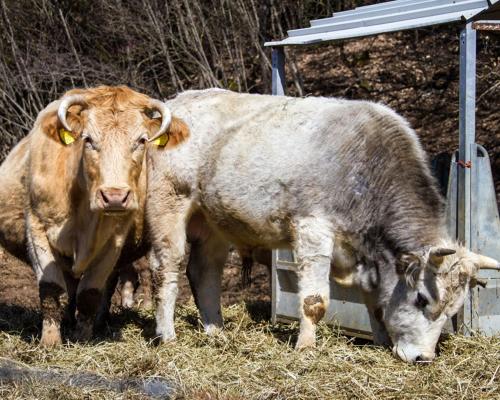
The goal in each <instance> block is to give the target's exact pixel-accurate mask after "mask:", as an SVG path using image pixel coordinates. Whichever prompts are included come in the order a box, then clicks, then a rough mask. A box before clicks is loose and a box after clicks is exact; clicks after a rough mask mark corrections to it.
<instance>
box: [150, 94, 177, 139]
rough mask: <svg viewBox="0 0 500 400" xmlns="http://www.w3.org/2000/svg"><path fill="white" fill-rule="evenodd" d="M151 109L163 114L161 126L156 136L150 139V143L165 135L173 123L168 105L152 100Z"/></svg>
mask: <svg viewBox="0 0 500 400" xmlns="http://www.w3.org/2000/svg"><path fill="white" fill-rule="evenodd" d="M149 108H151V109H153V110H156V111H158V112H159V113H160V114H161V126H160V129H159V130H158V132H156V133H155V134H154V136H153V137H152V138H150V139H149V141H150V142H152V141H153V140H156V139H158V138H159V137H160V136H161V135H163V134H164V133H165V132H166V131H167V129H168V127H169V126H170V122H172V113H171V112H170V110H169V109H168V107H167V105H166V104H165V103H164V102H162V101H160V100H154V99H153V100H151V102H150V103H149Z"/></svg>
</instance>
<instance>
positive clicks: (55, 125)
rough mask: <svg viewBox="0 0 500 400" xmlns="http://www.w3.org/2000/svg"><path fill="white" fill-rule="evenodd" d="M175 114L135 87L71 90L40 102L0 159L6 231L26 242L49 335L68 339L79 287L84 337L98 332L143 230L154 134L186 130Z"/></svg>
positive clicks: (0, 215) (49, 339)
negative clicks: (98, 320) (101, 310)
mask: <svg viewBox="0 0 500 400" xmlns="http://www.w3.org/2000/svg"><path fill="white" fill-rule="evenodd" d="M154 113H159V115H160V116H161V117H162V119H161V124H160V120H159V119H156V118H153V114H154ZM171 120H172V117H171V114H170V111H169V110H168V109H167V108H166V106H165V105H164V104H163V103H162V102H160V101H158V100H154V99H151V98H149V97H148V96H145V95H143V94H140V93H137V92H135V91H133V90H131V89H128V88H126V87H105V86H102V87H98V88H93V89H87V90H81V89H75V90H71V91H69V92H67V93H66V94H65V95H64V96H63V97H62V98H61V99H60V100H57V101H55V102H52V103H51V104H49V105H48V106H47V107H46V108H45V109H44V110H43V111H41V112H40V114H39V115H38V117H37V120H36V122H35V125H34V127H33V129H32V131H31V132H30V134H29V135H28V136H27V138H25V139H23V140H22V141H21V142H20V143H19V144H18V145H17V146H16V147H15V149H14V150H13V151H12V152H11V153H10V155H9V156H8V158H7V159H6V160H5V162H4V163H3V165H2V166H1V167H0V187H2V190H3V194H2V196H0V209H1V210H2V211H1V212H0V224H1V227H0V230H2V232H1V234H0V239H3V241H4V242H5V243H6V244H7V247H8V248H10V249H14V250H16V249H19V248H20V247H21V246H22V243H23V242H27V245H28V253H29V257H30V260H31V263H32V266H33V269H34V271H35V274H36V277H37V281H38V285H39V290H40V301H41V309H42V315H43V328H42V338H41V343H42V344H43V345H54V344H58V343H60V342H61V334H60V322H61V319H62V316H63V312H64V309H65V306H66V305H67V304H68V301H69V300H70V299H72V298H73V297H74V296H76V304H77V316H76V319H77V326H76V338H77V339H88V338H89V337H90V336H91V334H92V328H93V321H94V317H95V314H96V311H97V309H98V305H99V303H100V301H101V297H102V292H103V289H104V287H105V283H106V280H107V278H108V276H109V274H110V273H111V271H112V269H113V267H114V265H115V264H116V261H117V259H118V257H119V256H120V253H121V250H122V247H123V246H124V244H125V242H126V240H127V238H128V240H129V241H128V242H127V243H130V241H132V243H133V244H136V243H137V242H138V241H139V240H140V238H141V237H142V220H143V216H142V214H143V205H144V201H145V193H146V176H145V175H146V169H145V168H144V166H145V152H146V144H147V140H148V136H149V135H151V134H153V133H155V132H160V131H164V132H167V131H168V133H169V134H170V136H173V137H174V138H175V139H176V140H173V141H172V143H176V142H180V141H182V140H183V138H184V136H185V132H184V131H182V128H183V125H182V124H172V125H171ZM171 127H173V128H174V129H177V131H175V132H174V131H173V130H172V129H170V128H171ZM4 189H6V190H4ZM132 227H133V228H134V229H131V228H132ZM23 232H25V233H26V235H25V236H24V235H23Z"/></svg>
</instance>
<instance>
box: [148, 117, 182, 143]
mask: <svg viewBox="0 0 500 400" xmlns="http://www.w3.org/2000/svg"><path fill="white" fill-rule="evenodd" d="M153 121H155V120H153ZM188 137H189V128H188V126H187V124H186V123H185V122H184V121H183V120H182V119H180V118H177V117H172V121H171V122H170V125H169V127H168V129H167V131H166V132H165V133H164V134H163V135H161V136H159V137H157V138H156V139H154V140H153V141H151V143H152V144H153V145H154V146H157V147H160V148H166V149H171V148H173V147H176V146H178V145H179V144H181V143H182V142H184V141H185V140H187V138H188Z"/></svg>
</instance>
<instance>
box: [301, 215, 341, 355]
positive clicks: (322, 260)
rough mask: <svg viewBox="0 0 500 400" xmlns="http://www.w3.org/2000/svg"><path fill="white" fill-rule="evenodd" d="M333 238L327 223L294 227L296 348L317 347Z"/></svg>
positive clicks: (315, 220)
mask: <svg viewBox="0 0 500 400" xmlns="http://www.w3.org/2000/svg"><path fill="white" fill-rule="evenodd" d="M333 242H334V235H333V232H332V229H331V224H329V223H328V221H325V220H322V219H319V218H315V217H308V218H304V219H302V220H300V221H298V222H297V224H296V242H295V251H296V254H297V260H298V262H299V271H298V278H299V298H300V314H301V317H300V333H299V338H298V340H297V344H296V348H297V349H300V348H303V347H313V346H315V345H316V325H317V324H318V322H319V321H320V320H321V319H322V318H323V316H324V315H325V312H326V309H327V307H328V302H329V299H330V296H329V294H330V284H329V274H330V264H331V260H332V256H333Z"/></svg>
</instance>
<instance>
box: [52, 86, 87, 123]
mask: <svg viewBox="0 0 500 400" xmlns="http://www.w3.org/2000/svg"><path fill="white" fill-rule="evenodd" d="M74 104H79V105H82V106H86V105H87V102H86V101H85V97H84V96H83V95H81V94H72V95H70V96H67V97H64V98H63V99H62V100H61V104H59V108H58V109H57V116H58V117H59V121H61V124H62V125H63V126H64V128H65V129H66V130H68V131H70V132H71V127H70V126H69V124H68V121H66V114H67V113H68V108H70V107H71V106H72V105H74Z"/></svg>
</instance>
